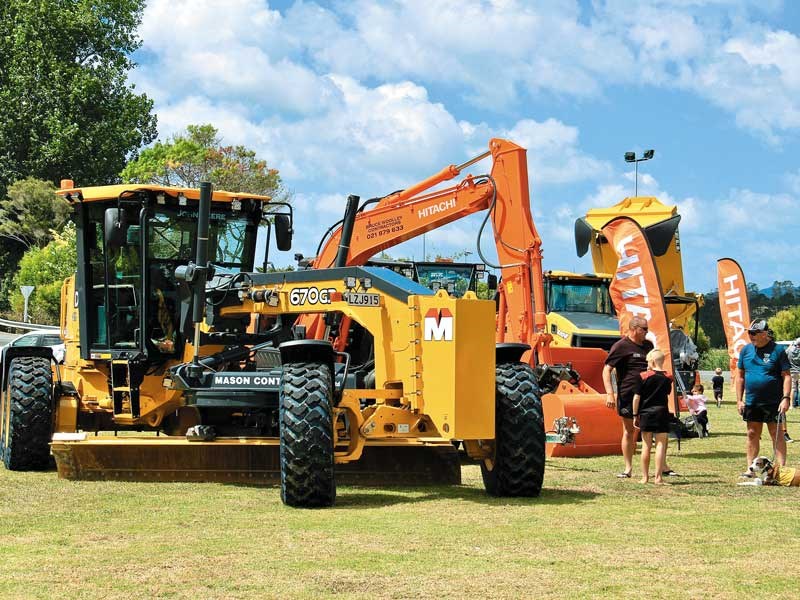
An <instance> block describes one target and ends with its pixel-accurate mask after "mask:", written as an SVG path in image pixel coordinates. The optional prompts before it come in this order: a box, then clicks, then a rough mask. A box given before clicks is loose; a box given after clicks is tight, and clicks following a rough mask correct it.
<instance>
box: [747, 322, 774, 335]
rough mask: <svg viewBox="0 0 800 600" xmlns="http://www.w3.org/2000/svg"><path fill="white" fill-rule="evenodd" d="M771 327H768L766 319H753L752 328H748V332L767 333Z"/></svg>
mask: <svg viewBox="0 0 800 600" xmlns="http://www.w3.org/2000/svg"><path fill="white" fill-rule="evenodd" d="M768 329H769V327H767V320H766V319H753V321H752V322H751V323H750V327H748V328H747V331H748V332H750V333H759V332H761V331H767V330H768Z"/></svg>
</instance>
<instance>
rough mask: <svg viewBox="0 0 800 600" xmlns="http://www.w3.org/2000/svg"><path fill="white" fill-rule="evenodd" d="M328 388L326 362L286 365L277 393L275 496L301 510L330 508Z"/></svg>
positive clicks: (333, 483) (332, 488) (332, 492)
mask: <svg viewBox="0 0 800 600" xmlns="http://www.w3.org/2000/svg"><path fill="white" fill-rule="evenodd" d="M332 396H333V390H332V379H331V371H330V366H328V365H327V364H323V363H319V362H308V363H286V364H284V365H283V378H282V382H281V391H280V400H279V402H280V404H279V406H280V443H281V499H282V500H283V502H284V504H287V505H289V506H297V507H301V508H316V507H324V506H332V505H333V501H334V500H335V499H336V481H335V480H334V471H333V410H332V406H333V399H332Z"/></svg>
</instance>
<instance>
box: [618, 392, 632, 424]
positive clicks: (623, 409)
mask: <svg viewBox="0 0 800 600" xmlns="http://www.w3.org/2000/svg"><path fill="white" fill-rule="evenodd" d="M617 414H618V415H619V416H620V417H622V418H623V419H632V418H633V398H624V399H623V398H622V397H620V396H617Z"/></svg>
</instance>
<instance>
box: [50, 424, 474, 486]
mask: <svg viewBox="0 0 800 600" xmlns="http://www.w3.org/2000/svg"><path fill="white" fill-rule="evenodd" d="M51 449H52V452H53V455H54V457H55V459H56V467H57V469H58V475H59V477H61V478H64V479H73V480H84V481H97V480H118V481H192V482H222V483H253V484H275V483H279V482H280V447H279V445H278V440H277V439H263V438H219V439H216V440H214V441H207V442H203V441H197V442H189V441H187V440H186V439H183V438H169V437H156V436H141V437H114V436H84V435H82V434H56V435H55V436H54V439H53V442H52V444H51ZM336 478H337V481H338V482H339V483H342V484H344V485H348V484H349V485H364V486H370V485H375V486H381V487H383V486H387V485H406V486H415V485H430V484H436V485H459V484H460V483H461V465H460V458H459V455H458V451H457V450H456V448H455V447H454V446H453V445H452V444H451V443H449V442H446V443H445V442H437V443H408V444H403V443H400V444H397V443H392V444H388V443H380V442H370V443H367V445H366V446H365V448H364V451H363V454H362V455H361V458H360V459H359V460H358V461H356V462H351V463H347V464H337V465H336Z"/></svg>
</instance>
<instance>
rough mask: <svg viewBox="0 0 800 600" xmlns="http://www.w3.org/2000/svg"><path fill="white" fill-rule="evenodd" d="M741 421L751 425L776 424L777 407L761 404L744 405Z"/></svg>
mask: <svg viewBox="0 0 800 600" xmlns="http://www.w3.org/2000/svg"><path fill="white" fill-rule="evenodd" d="M742 420H743V421H749V422H753V423H777V422H778V405H777V404H775V405H772V406H763V405H761V404H755V405H747V404H745V406H744V411H742Z"/></svg>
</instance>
